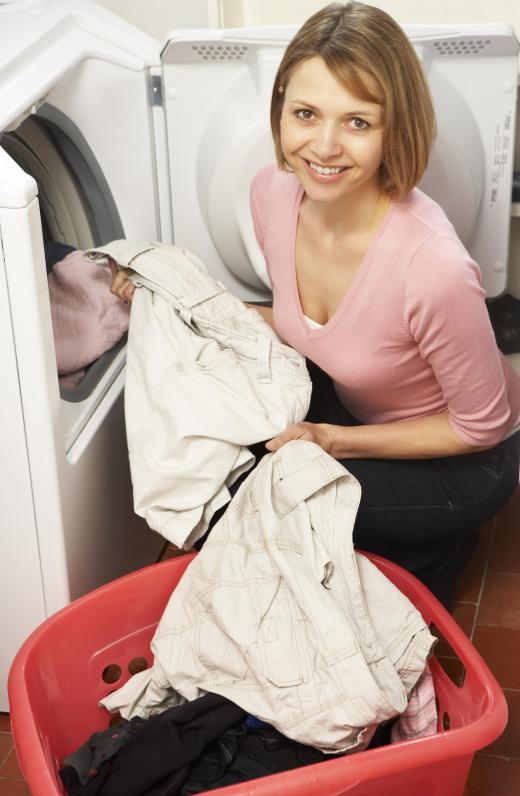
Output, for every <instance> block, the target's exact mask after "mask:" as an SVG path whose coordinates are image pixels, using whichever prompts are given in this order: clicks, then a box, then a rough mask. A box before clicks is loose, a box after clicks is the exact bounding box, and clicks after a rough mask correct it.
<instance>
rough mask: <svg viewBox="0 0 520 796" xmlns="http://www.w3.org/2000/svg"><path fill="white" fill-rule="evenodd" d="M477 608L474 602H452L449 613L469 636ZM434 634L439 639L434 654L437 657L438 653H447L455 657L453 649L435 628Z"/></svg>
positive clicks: (469, 636)
mask: <svg viewBox="0 0 520 796" xmlns="http://www.w3.org/2000/svg"><path fill="white" fill-rule="evenodd" d="M476 610H477V606H476V605H475V603H454V604H453V607H452V610H451V614H452V616H453V618H454V619H455V621H456V622H457V624H458V625H460V627H461V628H462V630H463V631H464V633H465V634H466V635H467V636H468V638H471V632H472V630H473V620H474V619H475V613H476ZM435 635H436V636H437V637H438V639H439V641H438V643H437V645H436V647H435V654H436V655H437V657H438V656H439V655H448V656H451V657H456V656H455V653H454V651H453V649H452V648H451V646H450V645H449V644H448V642H447V641H446V640H445V639H444V638H443V637H442V636H441V634H440V633H439V631H438V630H437V629H435Z"/></svg>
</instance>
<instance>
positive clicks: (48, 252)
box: [43, 240, 75, 274]
mask: <svg viewBox="0 0 520 796" xmlns="http://www.w3.org/2000/svg"><path fill="white" fill-rule="evenodd" d="M43 250H44V252H45V268H46V271H47V273H48V274H50V272H51V271H52V269H53V268H54V266H55V265H56V263H59V262H60V260H64V259H65V257H66V256H67V254H70V253H71V252H73V251H75V249H74V246H69V244H68V243H60V242H59V241H56V240H44V241H43Z"/></svg>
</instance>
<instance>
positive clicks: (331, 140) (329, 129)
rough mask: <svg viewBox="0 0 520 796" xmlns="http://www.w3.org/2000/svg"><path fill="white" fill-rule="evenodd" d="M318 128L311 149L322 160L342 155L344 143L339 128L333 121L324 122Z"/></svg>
mask: <svg viewBox="0 0 520 796" xmlns="http://www.w3.org/2000/svg"><path fill="white" fill-rule="evenodd" d="M315 129H316V137H315V138H314V141H313V142H312V144H311V149H312V151H313V152H314V154H315V155H316V157H317V158H319V159H320V160H321V161H322V162H323V161H325V160H329V159H330V158H336V157H338V155H341V152H342V145H341V141H340V140H339V135H340V134H339V130H338V128H337V126H336V125H335V124H334V123H333V122H322V123H321V124H320V125H319V126H318V127H317V128H315Z"/></svg>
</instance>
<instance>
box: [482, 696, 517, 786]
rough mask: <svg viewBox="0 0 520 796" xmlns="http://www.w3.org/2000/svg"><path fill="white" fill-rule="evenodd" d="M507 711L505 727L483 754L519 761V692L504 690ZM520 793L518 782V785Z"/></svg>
mask: <svg viewBox="0 0 520 796" xmlns="http://www.w3.org/2000/svg"><path fill="white" fill-rule="evenodd" d="M504 695H505V698H506V700H507V707H508V710H509V719H508V722H507V727H506V729H505V730H504V732H503V734H502V735H501V736H500V738H498V739H497V740H496V741H495V742H494V743H492V744H491V746H487V747H486V751H485V754H493V755H499V756H502V757H511V758H516V759H517V760H520V691H509V690H507V689H505V690H504ZM518 786H519V793H520V781H519V783H518Z"/></svg>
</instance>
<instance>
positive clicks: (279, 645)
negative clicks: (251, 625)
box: [257, 578, 307, 688]
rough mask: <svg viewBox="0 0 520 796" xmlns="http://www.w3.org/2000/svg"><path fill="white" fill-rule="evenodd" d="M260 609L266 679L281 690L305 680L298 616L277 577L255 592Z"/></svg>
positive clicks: (301, 620)
mask: <svg viewBox="0 0 520 796" xmlns="http://www.w3.org/2000/svg"><path fill="white" fill-rule="evenodd" d="M257 596H258V599H259V604H260V606H261V611H262V613H261V620H260V624H259V633H258V643H259V646H260V651H261V661H262V665H263V669H264V674H265V677H266V679H267V680H268V681H269V682H270V683H273V685H276V686H279V687H281V688H284V687H288V686H296V685H301V684H302V683H304V682H305V681H306V679H307V678H306V673H305V655H304V644H303V637H302V634H303V633H304V626H305V617H304V616H303V615H302V613H301V611H300V609H299V607H298V605H297V603H296V601H295V599H294V597H293V595H292V592H291V591H290V589H289V588H288V586H287V585H286V584H285V583H284V582H283V580H282V579H281V578H278V579H277V580H276V581H269V582H266V583H264V584H262V586H260V588H259V589H258V592H257Z"/></svg>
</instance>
